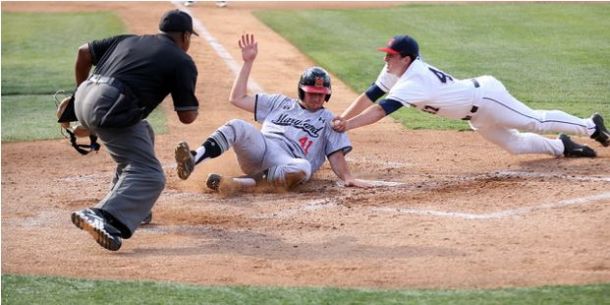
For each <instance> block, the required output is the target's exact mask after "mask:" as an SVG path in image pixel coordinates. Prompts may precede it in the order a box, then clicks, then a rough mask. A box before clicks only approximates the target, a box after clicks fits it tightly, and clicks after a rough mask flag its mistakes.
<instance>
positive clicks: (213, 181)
mask: <svg viewBox="0 0 610 305" xmlns="http://www.w3.org/2000/svg"><path fill="white" fill-rule="evenodd" d="M221 182H222V176H221V175H219V174H214V173H212V174H209V175H208V179H207V180H206V181H205V185H206V186H207V187H208V188H209V189H211V190H212V191H214V192H218V191H219V190H220V183H221Z"/></svg>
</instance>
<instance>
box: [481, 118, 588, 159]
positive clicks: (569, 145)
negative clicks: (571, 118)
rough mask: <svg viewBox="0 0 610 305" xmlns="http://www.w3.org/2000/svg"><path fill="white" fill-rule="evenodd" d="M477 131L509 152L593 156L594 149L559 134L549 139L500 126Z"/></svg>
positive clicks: (482, 127) (489, 126)
mask: <svg viewBox="0 0 610 305" xmlns="http://www.w3.org/2000/svg"><path fill="white" fill-rule="evenodd" d="M476 130H477V131H478V133H479V134H480V135H481V136H482V137H483V138H485V139H486V140H488V141H490V142H492V143H494V144H496V145H498V146H500V147H502V148H503V149H504V150H506V151H508V152H509V153H511V154H514V155H519V154H548V155H552V156H556V157H559V156H565V157H595V156H596V154H595V151H594V150H593V149H591V148H589V147H587V146H585V145H580V144H578V143H575V142H574V141H572V140H571V139H570V138H569V137H568V136H567V135H565V134H561V135H560V136H559V137H558V138H557V139H549V138H546V137H543V136H541V135H539V134H535V133H530V132H519V131H517V130H515V129H507V128H503V127H501V126H495V125H488V126H480V127H477V128H476Z"/></svg>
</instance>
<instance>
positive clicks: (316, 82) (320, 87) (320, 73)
mask: <svg viewBox="0 0 610 305" xmlns="http://www.w3.org/2000/svg"><path fill="white" fill-rule="evenodd" d="M298 88H299V99H300V100H303V98H304V97H305V92H309V93H321V94H326V97H325V98H324V100H325V101H327V102H328V100H330V95H331V93H332V90H331V86H330V75H329V74H328V72H326V70H324V69H322V68H320V67H310V68H307V69H305V71H304V72H303V74H301V79H299V86H298Z"/></svg>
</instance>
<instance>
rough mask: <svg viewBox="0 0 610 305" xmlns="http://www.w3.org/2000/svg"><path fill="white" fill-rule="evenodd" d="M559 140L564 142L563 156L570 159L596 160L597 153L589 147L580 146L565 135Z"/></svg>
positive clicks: (561, 135)
mask: <svg viewBox="0 0 610 305" xmlns="http://www.w3.org/2000/svg"><path fill="white" fill-rule="evenodd" d="M559 139H560V140H561V142H563V155H564V156H566V157H568V158H595V157H596V156H597V153H595V151H594V150H593V149H591V148H590V147H589V146H587V145H581V144H578V143H576V142H574V141H572V139H570V137H568V136H567V135H565V134H563V133H562V134H560V135H559Z"/></svg>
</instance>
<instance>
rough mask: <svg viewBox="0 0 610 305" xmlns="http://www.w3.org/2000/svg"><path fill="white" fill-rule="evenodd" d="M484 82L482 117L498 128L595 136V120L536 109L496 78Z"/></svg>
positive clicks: (556, 111) (557, 111) (561, 112)
mask: <svg viewBox="0 0 610 305" xmlns="http://www.w3.org/2000/svg"><path fill="white" fill-rule="evenodd" d="M483 83H484V85H483V86H484V89H483V90H485V91H484V93H483V96H482V102H481V105H480V107H481V111H482V112H484V113H480V114H479V115H478V116H485V117H487V118H486V119H492V120H493V121H494V122H495V124H496V125H498V126H502V127H505V128H507V129H511V128H514V129H518V130H522V131H529V132H535V133H539V134H545V133H549V132H553V133H558V132H562V133H568V134H575V135H583V136H591V135H592V134H593V133H594V132H595V131H596V124H595V122H593V120H592V118H586V119H581V118H578V117H576V116H573V115H571V114H568V113H566V112H563V111H560V110H533V109H531V108H530V107H528V106H527V105H525V104H524V103H522V102H521V101H519V100H518V99H516V98H515V97H513V96H512V95H511V94H510V93H509V92H508V91H507V90H506V88H505V87H504V85H502V83H500V82H499V81H497V80H496V79H494V78H491V77H490V78H488V79H486V80H483ZM476 120H478V118H475V119H474V121H476Z"/></svg>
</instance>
